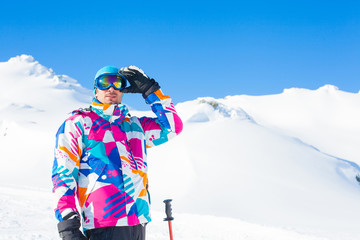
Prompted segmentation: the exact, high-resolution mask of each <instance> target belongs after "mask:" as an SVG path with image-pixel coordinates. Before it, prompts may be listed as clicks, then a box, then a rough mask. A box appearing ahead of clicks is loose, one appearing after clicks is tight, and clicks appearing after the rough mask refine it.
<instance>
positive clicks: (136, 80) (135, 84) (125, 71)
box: [119, 66, 160, 98]
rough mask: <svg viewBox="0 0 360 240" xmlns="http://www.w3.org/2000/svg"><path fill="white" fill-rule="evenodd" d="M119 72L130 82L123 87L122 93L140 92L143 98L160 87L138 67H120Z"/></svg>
mask: <svg viewBox="0 0 360 240" xmlns="http://www.w3.org/2000/svg"><path fill="white" fill-rule="evenodd" d="M119 74H121V75H123V76H124V77H125V78H126V79H127V80H128V81H129V83H130V86H129V87H127V88H125V89H123V90H122V92H123V93H142V96H143V97H144V98H147V97H148V96H149V95H150V94H152V93H153V92H155V91H156V90H158V89H160V86H159V84H158V83H157V82H156V81H155V80H154V79H152V78H151V79H150V78H149V77H148V76H147V75H146V74H145V73H144V72H143V71H142V70H141V69H140V68H138V67H136V66H129V67H126V68H121V69H120V70H119Z"/></svg>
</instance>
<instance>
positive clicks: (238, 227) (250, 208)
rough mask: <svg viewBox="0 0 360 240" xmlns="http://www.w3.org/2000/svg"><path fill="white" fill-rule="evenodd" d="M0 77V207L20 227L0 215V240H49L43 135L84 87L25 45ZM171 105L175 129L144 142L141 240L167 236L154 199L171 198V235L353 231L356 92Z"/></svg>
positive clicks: (2, 66)
mask: <svg viewBox="0 0 360 240" xmlns="http://www.w3.org/2000/svg"><path fill="white" fill-rule="evenodd" d="M0 83H1V85H2V88H0V162H1V166H2V167H1V168H0V189H1V191H0V201H1V202H2V203H3V204H0V216H2V217H3V218H6V219H9V218H10V222H12V223H14V224H15V225H16V226H20V228H23V229H25V230H24V231H14V230H13V226H12V225H11V224H0V239H30V238H32V239H56V237H57V234H56V228H55V224H56V222H55V220H54V219H53V217H52V216H53V213H52V206H51V201H50V200H49V199H48V198H50V196H51V193H50V191H51V190H50V186H51V181H50V178H51V177H50V175H51V166H52V160H53V156H52V154H53V146H54V136H55V133H56V130H57V128H58V127H59V125H60V124H61V123H62V121H63V120H64V119H65V117H66V115H67V113H69V112H71V110H73V109H76V108H79V107H84V106H87V105H89V103H90V100H91V97H92V96H91V95H92V91H91V90H87V89H84V88H83V87H82V86H81V85H80V84H79V83H78V82H77V81H76V80H74V79H72V78H70V77H68V76H65V75H56V74H55V73H54V71H53V70H51V69H48V68H46V67H44V66H42V65H41V64H40V63H38V62H37V61H35V60H34V58H33V57H31V56H27V55H21V56H17V57H15V58H11V59H10V60H9V61H7V62H2V63H0ZM176 108H177V110H178V112H179V114H180V116H181V117H182V119H183V121H184V131H183V133H182V134H181V135H179V136H178V137H177V138H175V139H174V140H172V141H170V142H169V143H167V144H164V145H161V146H159V147H157V148H154V149H150V150H149V167H150V169H149V171H150V173H149V180H150V189H151V196H152V203H153V211H154V216H153V218H154V223H152V224H150V225H149V239H167V236H166V228H165V229H163V228H162V227H161V226H162V224H163V223H161V218H162V216H161V214H160V212H159V211H161V210H162V209H163V203H162V200H163V199H166V198H173V199H174V203H173V204H174V215H175V217H176V214H177V215H178V220H177V221H178V222H175V223H174V227H175V233H176V232H178V234H177V239H186V240H189V239H217V240H218V239H231V237H229V236H232V239H254V240H256V239H296V240H297V239H304V240H305V239H306V240H308V239H359V237H360V231H359V230H358V225H359V220H358V212H359V211H360V206H359V204H358V202H359V200H360V185H359V183H358V182H357V181H356V178H355V177H356V175H357V174H358V173H359V172H360V168H359V165H358V164H360V150H359V147H357V146H359V144H360V94H359V93H348V92H343V91H341V90H339V89H337V88H336V87H335V86H331V85H326V86H323V87H321V88H319V89H317V90H307V89H297V88H293V89H286V90H284V92H283V93H281V94H276V95H267V96H247V95H238V96H228V97H225V98H224V99H214V98H211V97H203V98H198V99H196V100H193V101H188V102H184V103H179V104H177V106H176ZM132 114H133V115H139V116H140V115H151V113H149V112H140V111H132ZM21 199H23V200H21ZM38 202H42V204H41V206H40V205H39V203H38ZM29 205H32V206H31V207H33V210H31V211H30V212H31V214H30V215H31V216H32V218H39V219H41V222H44V223H45V222H46V223H47V224H48V225H49V224H50V225H54V228H53V229H52V230H51V229H50V230H49V229H48V226H47V227H46V229H45V226H44V229H41V227H39V226H38V225H35V223H34V224H31V223H30V224H29V223H28V221H29V220H30V219H29V217H27V216H29V214H26V212H27V211H29V210H28V209H27V208H29ZM9 207H10V208H16V209H14V211H13V212H15V213H19V214H9ZM10 212H12V211H10ZM44 218H45V220H44ZM31 221H32V220H31ZM25 222H26V223H25ZM0 223H1V220H0ZM33 226H36V227H35V228H34V229H35V231H36V232H31V231H33V230H32V227H33ZM229 226H232V227H229ZM29 231H30V232H29ZM39 232H40V233H39ZM2 236H4V238H2Z"/></svg>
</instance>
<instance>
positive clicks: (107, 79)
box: [96, 75, 125, 90]
mask: <svg viewBox="0 0 360 240" xmlns="http://www.w3.org/2000/svg"><path fill="white" fill-rule="evenodd" d="M96 87H97V88H98V89H100V90H105V89H108V88H110V87H114V88H115V89H116V90H122V89H124V88H125V79H124V78H122V77H121V76H119V75H104V76H101V77H99V78H98V79H96Z"/></svg>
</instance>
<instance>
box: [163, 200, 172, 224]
mask: <svg viewBox="0 0 360 240" xmlns="http://www.w3.org/2000/svg"><path fill="white" fill-rule="evenodd" d="M171 201H172V199H167V200H164V203H165V213H166V218H164V221H172V220H174V218H173V217H172V216H171V214H172V213H171V211H172V209H171Z"/></svg>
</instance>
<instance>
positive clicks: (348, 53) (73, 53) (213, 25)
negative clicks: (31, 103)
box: [0, 0, 360, 110]
mask: <svg viewBox="0 0 360 240" xmlns="http://www.w3.org/2000/svg"><path fill="white" fill-rule="evenodd" d="M20 54H29V55H32V56H33V57H34V58H35V59H36V60H37V61H39V62H40V63H41V64H43V65H45V66H47V67H50V68H52V69H53V70H54V71H55V72H56V74H66V75H69V76H71V77H72V78H74V79H76V80H77V81H79V82H80V83H81V84H82V85H83V86H84V87H86V88H89V89H92V88H93V78H94V75H95V73H96V71H97V70H98V69H100V68H101V67H103V66H106V65H112V66H118V67H124V66H129V65H136V66H138V67H140V68H142V69H143V70H144V71H145V73H147V74H148V75H149V76H150V77H152V78H154V79H155V80H157V81H158V82H159V83H160V86H161V87H162V89H163V92H164V93H165V94H168V95H170V96H171V97H172V98H173V100H174V102H175V103H178V102H183V101H187V100H193V99H195V98H197V97H204V96H211V97H215V98H223V97H225V96H228V95H241V94H247V95H268V94H277V93H281V92H282V91H283V89H285V88H291V87H299V88H308V89H317V88H319V87H321V86H323V85H325V84H332V85H336V86H338V87H339V88H340V89H341V90H344V91H349V92H355V93H357V92H359V90H360V87H359V84H358V82H359V80H360V77H359V76H360V67H359V64H360V2H359V1H348V0H345V1H307V0H304V1H297V0H295V1H280V0H277V1H260V0H254V1H235V0H233V1H230V0H223V1H211V0H209V1H188V0H183V1H106V2H103V3H99V2H98V1H96V2H95V1H82V0H80V1H67V0H65V1H18V0H13V1H6V2H4V3H2V6H1V9H0V61H7V60H8V59H9V58H11V57H14V56H17V55H20ZM127 100H128V102H129V104H130V105H131V106H133V107H135V108H137V109H139V110H142V109H143V107H144V108H147V107H146V106H145V104H144V101H143V100H142V99H141V96H140V95H131V96H126V97H125V98H124V101H127Z"/></svg>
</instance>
